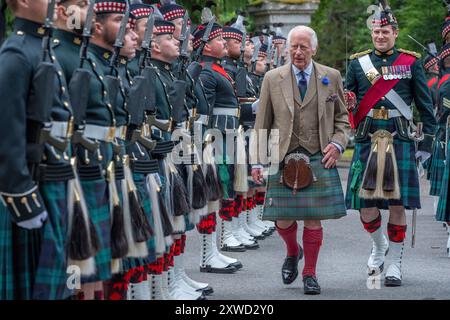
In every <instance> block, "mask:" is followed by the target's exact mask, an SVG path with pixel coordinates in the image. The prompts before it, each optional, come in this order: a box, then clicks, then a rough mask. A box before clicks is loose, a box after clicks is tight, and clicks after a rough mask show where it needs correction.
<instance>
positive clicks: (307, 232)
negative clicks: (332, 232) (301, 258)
mask: <svg viewBox="0 0 450 320" xmlns="http://www.w3.org/2000/svg"><path fill="white" fill-rule="evenodd" d="M322 240H323V229H322V228H320V229H316V230H312V229H308V228H304V229H303V250H304V254H305V267H304V268H303V273H302V275H303V277H304V276H314V277H315V276H316V266H317V259H318V258H319V251H320V246H321V245H322Z"/></svg>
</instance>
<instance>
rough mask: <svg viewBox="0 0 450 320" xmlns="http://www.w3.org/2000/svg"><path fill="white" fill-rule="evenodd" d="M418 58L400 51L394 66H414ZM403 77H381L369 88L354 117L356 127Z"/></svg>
mask: <svg viewBox="0 0 450 320" xmlns="http://www.w3.org/2000/svg"><path fill="white" fill-rule="evenodd" d="M415 61H416V58H415V57H414V56H412V55H409V54H405V53H400V55H399V56H398V58H397V59H396V60H395V61H394V63H393V64H392V66H399V65H406V66H412V65H413V64H414V62H415ZM400 80H401V79H395V80H384V78H383V77H380V78H379V79H378V80H377V82H375V84H374V85H372V87H370V89H369V90H367V92H366V94H365V95H364V98H362V100H361V102H360V103H359V107H358V109H357V110H356V114H355V115H354V117H353V120H354V122H355V127H358V124H359V123H360V122H361V121H362V120H363V119H364V118H365V117H366V116H367V114H368V113H369V111H370V110H372V108H373V107H374V106H375V105H376V104H377V102H378V101H380V99H381V98H382V97H384V96H385V95H386V94H387V93H388V92H389V91H391V90H392V88H394V87H395V85H396V84H397V83H398V82H399V81H400Z"/></svg>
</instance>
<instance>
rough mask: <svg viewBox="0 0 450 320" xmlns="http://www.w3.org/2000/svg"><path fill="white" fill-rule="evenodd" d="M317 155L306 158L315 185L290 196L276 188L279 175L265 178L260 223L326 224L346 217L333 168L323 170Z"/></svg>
mask: <svg viewBox="0 0 450 320" xmlns="http://www.w3.org/2000/svg"><path fill="white" fill-rule="evenodd" d="M322 159H323V157H322V154H321V153H317V154H315V155H313V156H310V160H311V168H312V170H313V172H314V175H315V176H316V178H317V181H316V182H313V184H312V185H311V186H309V187H307V188H305V189H302V190H299V191H297V194H295V195H293V194H292V190H291V189H289V188H287V187H285V186H284V185H283V184H280V174H281V171H278V173H276V174H273V175H269V177H268V185H267V193H266V200H265V203H264V213H263V219H264V220H273V221H276V220H327V219H339V218H342V217H344V216H346V215H347V212H346V208H345V201H344V193H343V190H342V185H341V180H340V178H339V173H338V171H337V169H336V168H333V169H325V168H324V167H323V164H322V163H321V161H322Z"/></svg>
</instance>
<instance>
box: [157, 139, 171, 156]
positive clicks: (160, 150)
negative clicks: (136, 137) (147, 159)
mask: <svg viewBox="0 0 450 320" xmlns="http://www.w3.org/2000/svg"><path fill="white" fill-rule="evenodd" d="M174 147H175V143H174V142H173V141H161V140H160V141H158V142H157V143H156V147H155V149H153V150H152V151H151V152H152V154H153V155H165V154H168V153H170V152H172V150H173V148H174Z"/></svg>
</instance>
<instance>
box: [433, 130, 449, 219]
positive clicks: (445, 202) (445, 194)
mask: <svg viewBox="0 0 450 320" xmlns="http://www.w3.org/2000/svg"><path fill="white" fill-rule="evenodd" d="M449 130H450V129H449ZM447 154H448V155H450V144H448V145H447ZM449 175H450V159H447V161H446V164H445V170H444V175H443V176H442V184H441V192H440V195H439V203H438V208H437V212H436V220H437V221H444V222H448V221H450V201H449V199H448V198H449V190H448V189H449V187H450V177H449Z"/></svg>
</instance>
